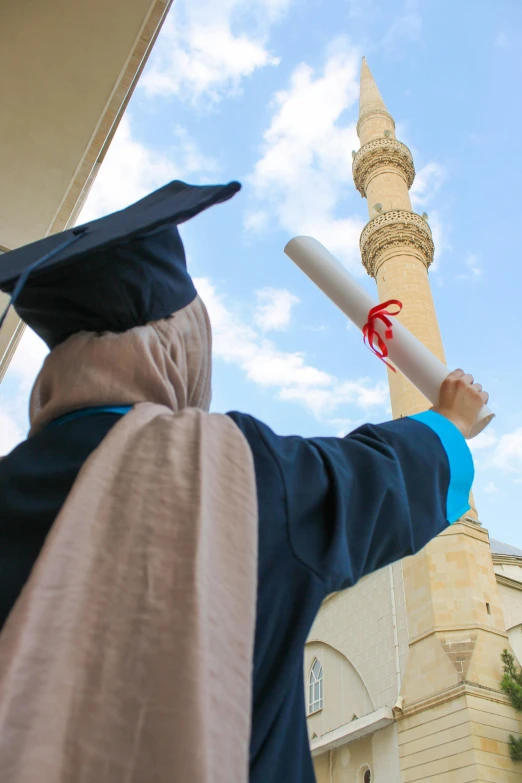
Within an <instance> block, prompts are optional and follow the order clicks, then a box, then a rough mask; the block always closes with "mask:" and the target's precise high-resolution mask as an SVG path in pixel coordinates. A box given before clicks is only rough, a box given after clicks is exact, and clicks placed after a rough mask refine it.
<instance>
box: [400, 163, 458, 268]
mask: <svg viewBox="0 0 522 783" xmlns="http://www.w3.org/2000/svg"><path fill="white" fill-rule="evenodd" d="M446 176H447V172H446V169H445V167H444V166H442V165H441V164H440V163H437V162H435V161H430V162H429V163H426V165H425V166H423V167H422V168H421V169H420V170H419V171H417V172H416V174H415V180H414V182H413V185H412V187H411V190H410V196H411V201H412V206H413V209H414V210H415V211H416V212H419V213H422V212H423V210H424V208H427V207H429V205H430V204H433V202H434V200H435V198H436V196H437V195H438V193H439V191H440V189H441V187H442V185H443V184H444V181H445V179H446ZM427 219H428V221H429V225H430V228H431V233H432V236H433V242H434V244H435V257H434V259H433V265H432V267H431V271H432V272H436V271H437V270H438V268H439V261H440V259H441V257H442V255H443V254H444V253H445V251H446V250H451V245H450V243H449V239H448V232H447V229H446V227H445V226H444V223H443V221H442V216H441V214H440V212H439V211H437V210H434V209H431V210H430V214H429V215H428V218H427Z"/></svg>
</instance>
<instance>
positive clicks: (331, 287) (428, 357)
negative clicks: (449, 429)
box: [285, 237, 495, 438]
mask: <svg viewBox="0 0 522 783" xmlns="http://www.w3.org/2000/svg"><path fill="white" fill-rule="evenodd" d="M285 253H286V255H287V256H288V257H289V258H291V259H292V261H293V262H294V263H295V264H296V265H297V266H298V267H299V269H301V270H302V271H303V272H304V273H305V275H307V276H308V277H309V278H310V280H311V281H312V282H313V283H315V284H316V286H317V287H318V288H320V289H321V291H322V292H323V293H324V294H326V296H327V297H328V298H329V299H331V301H332V302H333V303H334V304H335V305H337V307H338V308H339V309H340V310H342V312H343V313H344V314H345V315H346V316H347V317H348V318H349V319H350V321H352V322H353V323H354V324H355V325H356V326H357V327H358V328H359V329H360V330H361V332H363V333H364V332H365V330H366V331H367V329H368V322H369V316H370V313H371V311H372V310H373V311H374V312H375V310H374V308H376V307H377V308H379V306H378V305H377V304H376V302H374V301H373V299H372V298H371V297H370V296H369V295H368V294H367V293H366V291H365V290H364V289H363V288H362V287H361V286H360V285H359V284H358V283H356V282H355V280H354V279H353V277H352V276H351V275H350V273H349V272H348V271H347V270H346V269H345V268H344V266H342V264H341V263H340V262H339V261H338V260H337V259H336V258H335V257H334V256H333V255H332V254H331V253H330V252H329V251H328V250H327V249H326V248H325V247H324V246H323V245H322V244H321V243H320V242H318V241H317V240H316V239H313V238H312V237H295V238H294V239H292V240H290V242H289V243H288V244H287V245H286V247H285ZM394 301H395V300H394ZM385 304H386V303H385ZM383 306H384V305H383ZM379 309H380V308H379ZM388 319H389V321H391V327H389V326H387V325H386V323H384V322H383V321H382V320H380V319H378V318H374V319H373V322H372V327H373V330H374V331H375V332H377V333H378V335H379V336H380V341H378V344H379V345H382V343H384V344H385V345H386V348H387V352H386V353H385V356H387V357H389V359H390V360H391V361H392V362H393V364H394V365H395V367H397V369H398V370H400V372H402V374H403V375H405V376H406V378H407V379H408V380H409V381H410V382H411V383H412V384H413V385H414V386H416V387H417V389H418V390H419V391H420V392H421V394H423V395H424V396H425V397H426V398H427V399H428V400H429V401H430V402H431V403H432V405H436V404H437V401H438V399H439V391H440V387H441V385H442V383H443V381H444V380H445V379H446V378H447V377H448V375H449V372H450V371H449V370H448V368H447V367H446V365H445V364H444V363H443V362H441V361H440V360H439V359H437V357H436V356H434V355H433V354H432V353H431V351H430V350H429V349H428V348H426V346H425V345H423V344H422V343H421V342H420V340H417V338H416V337H414V336H413V335H412V334H411V332H409V331H408V330H407V329H406V327H405V326H403V324H401V323H400V321H398V320H397V319H396V318H394V317H393V315H391V314H389V312H387V320H388ZM390 329H391V332H392V335H393V336H392V337H391V338H390V336H389V333H390ZM387 333H388V336H386V335H387ZM378 355H379V354H378ZM380 358H382V357H380ZM494 415H495V414H494V413H492V412H491V411H490V410H489V408H488V407H487V406H486V405H484V407H483V408H482V410H481V411H480V413H479V415H478V417H477V420H476V422H475V424H474V426H473V429H472V432H471V434H470V436H469V437H470V438H474V437H475V436H476V435H478V434H479V432H482V430H483V429H484V428H485V427H486V426H487V425H488V424H489V422H490V421H491V420H492V419H493V418H494Z"/></svg>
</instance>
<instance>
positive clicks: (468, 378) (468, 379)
mask: <svg viewBox="0 0 522 783" xmlns="http://www.w3.org/2000/svg"><path fill="white" fill-rule="evenodd" d="M448 380H454V381H460V382H461V383H466V384H469V385H470V386H471V388H472V389H473V391H476V392H477V394H479V395H480V398H481V400H482V402H483V403H484V405H487V403H488V401H489V394H488V393H487V392H485V391H484V389H483V388H482V384H481V383H475V379H474V378H473V376H472V375H470V374H469V373H466V372H464V370H461V369H458V370H453V372H452V373H450V374H449V375H448Z"/></svg>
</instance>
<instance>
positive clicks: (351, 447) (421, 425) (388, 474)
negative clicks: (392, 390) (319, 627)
mask: <svg viewBox="0 0 522 783" xmlns="http://www.w3.org/2000/svg"><path fill="white" fill-rule="evenodd" d="M249 418H250V417H249ZM250 421H251V422H252V421H253V422H254V423H255V429H256V432H257V436H258V437H259V438H261V439H262V441H263V442H264V446H265V447H266V449H267V450H268V451H269V452H270V453H271V455H272V458H273V460H275V462H276V463H277V468H278V471H279V473H280V477H281V481H282V484H283V487H284V495H283V496H284V500H285V503H286V509H285V511H286V520H287V533H288V542H289V545H290V547H291V548H292V551H293V554H294V556H295V557H296V558H297V559H298V560H299V561H300V562H301V563H302V565H304V566H305V567H306V568H308V569H310V570H311V571H313V572H314V573H315V575H316V576H317V577H319V578H320V579H321V580H322V581H323V582H324V584H325V587H326V590H327V591H328V592H333V591H336V590H340V589H343V588H346V587H349V586H351V585H353V584H355V583H356V582H357V581H358V580H359V579H360V578H361V577H362V576H364V575H366V574H369V573H371V572H372V571H376V570H378V569H379V568H382V567H383V566H385V565H388V564H389V563H392V562H394V561H396V560H399V559H401V558H403V557H406V556H408V555H413V554H415V553H416V552H418V551H420V550H421V549H422V548H423V547H424V546H425V545H426V544H427V543H428V542H429V541H430V540H431V539H432V538H434V537H435V536H437V535H438V534H439V533H440V532H442V530H444V529H445V528H446V527H447V525H448V524H451V523H453V522H455V521H456V520H457V519H459V518H460V517H461V516H462V515H463V514H465V513H466V511H467V510H469V503H468V498H469V494H470V491H471V485H472V483H473V477H474V468H473V460H472V457H471V453H470V451H469V448H468V446H467V444H466V441H465V440H464V438H463V437H462V435H461V434H460V432H459V430H458V429H457V428H456V427H455V426H454V425H453V424H452V423H451V422H450V421H448V420H447V419H445V418H444V417H442V416H440V415H439V414H437V413H435V412H433V411H428V412H426V413H422V414H419V415H417V416H413V417H411V418H403V419H398V420H395V421H391V422H387V423H384V424H379V425H373V424H366V425H364V426H362V427H359V428H358V429H357V430H355V431H354V432H352V433H350V434H349V435H348V436H346V437H345V438H333V437H325V438H301V437H298V436H289V437H281V436H278V435H276V434H275V433H274V432H272V430H270V429H269V428H268V427H267V426H266V425H264V424H262V423H261V422H258V421H256V420H252V419H250ZM259 478H260V477H258V493H259V503H260V504H261V503H270V497H268V496H267V495H266V494H265V493H263V492H262V480H261V481H259ZM261 478H262V477H261ZM260 489H261V491H260Z"/></svg>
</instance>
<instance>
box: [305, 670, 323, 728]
mask: <svg viewBox="0 0 522 783" xmlns="http://www.w3.org/2000/svg"><path fill="white" fill-rule="evenodd" d="M322 709H323V667H322V666H321V662H320V661H318V660H317V658H314V662H313V663H312V668H311V669H310V679H309V687H308V714H309V715H312V713H314V712H319V710H322Z"/></svg>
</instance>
